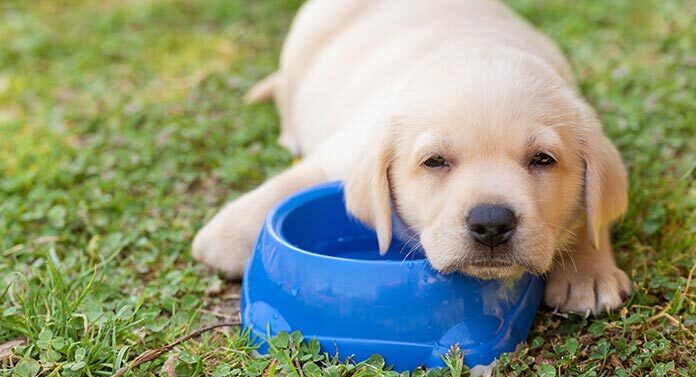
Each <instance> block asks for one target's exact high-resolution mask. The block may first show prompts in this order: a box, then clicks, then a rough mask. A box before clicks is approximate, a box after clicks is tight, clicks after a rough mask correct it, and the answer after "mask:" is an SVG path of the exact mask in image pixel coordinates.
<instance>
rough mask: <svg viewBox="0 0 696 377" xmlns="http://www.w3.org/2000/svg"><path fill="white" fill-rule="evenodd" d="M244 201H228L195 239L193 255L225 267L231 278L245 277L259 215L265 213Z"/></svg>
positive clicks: (215, 266) (256, 231)
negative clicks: (246, 204) (255, 212)
mask: <svg viewBox="0 0 696 377" xmlns="http://www.w3.org/2000/svg"><path fill="white" fill-rule="evenodd" d="M240 204H241V205H240ZM243 204H244V203H238V202H233V203H230V204H228V205H227V206H226V207H224V208H223V209H222V210H221V211H220V212H219V213H218V214H217V215H215V217H214V218H213V219H212V220H211V221H210V222H209V223H208V224H206V225H205V226H204V227H203V228H202V229H201V230H200V231H198V234H196V237H195V238H194V239H193V247H192V249H193V257H194V258H195V259H196V260H198V261H201V262H203V263H205V264H207V265H209V266H211V267H213V268H216V269H219V270H222V271H223V272H225V275H226V276H227V277H228V278H230V279H239V278H241V277H242V275H243V273H244V267H245V265H246V262H247V259H248V258H249V255H250V254H251V251H252V248H253V247H254V243H255V241H256V237H257V236H258V232H259V230H260V226H261V225H260V221H257V218H261V219H263V216H264V215H263V214H260V215H255V214H254V213H253V212H254V211H255V209H253V208H246V207H247V206H244V205H243ZM250 211H251V213H250Z"/></svg>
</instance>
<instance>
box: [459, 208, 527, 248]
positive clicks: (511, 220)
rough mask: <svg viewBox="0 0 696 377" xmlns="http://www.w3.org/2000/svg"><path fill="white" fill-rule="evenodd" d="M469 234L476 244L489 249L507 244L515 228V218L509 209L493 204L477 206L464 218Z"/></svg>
mask: <svg viewBox="0 0 696 377" xmlns="http://www.w3.org/2000/svg"><path fill="white" fill-rule="evenodd" d="M466 225H467V226H468V228H469V234H470V235H471V237H472V238H473V239H475V240H476V241H477V242H479V243H481V244H483V245H486V246H489V247H491V248H493V247H495V246H498V245H501V244H504V243H505V242H507V241H508V240H509V239H510V237H512V233H514V232H515V227H516V226H517V218H516V217H515V214H514V213H513V212H512V210H510V209H509V208H507V207H505V206H502V205H495V204H479V205H477V206H476V207H474V208H472V209H471V211H469V215H468V216H467V218H466Z"/></svg>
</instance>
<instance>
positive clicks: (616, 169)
mask: <svg viewBox="0 0 696 377" xmlns="http://www.w3.org/2000/svg"><path fill="white" fill-rule="evenodd" d="M584 107H585V108H584V111H583V112H584V114H585V119H584V122H583V123H584V128H583V133H584V135H583V140H582V146H583V153H584V159H585V200H586V212H587V227H588V229H587V233H588V235H589V237H590V242H591V243H592V245H593V246H594V247H595V249H599V247H600V243H601V231H602V229H603V228H604V227H606V226H608V225H610V224H611V222H612V221H614V220H616V219H617V218H618V217H619V216H621V215H622V214H623V213H624V211H625V210H626V207H627V206H628V194H627V189H628V183H627V178H626V170H625V169H624V166H623V163H622V162H621V157H620V156H619V152H618V151H617V150H616V148H615V147H614V145H613V144H612V143H611V141H610V140H609V139H608V138H607V137H606V136H605V135H604V133H603V132H602V127H601V125H600V123H599V121H598V120H597V116H596V114H595V113H594V111H593V110H592V109H591V108H590V107H589V106H587V105H585V106H584Z"/></svg>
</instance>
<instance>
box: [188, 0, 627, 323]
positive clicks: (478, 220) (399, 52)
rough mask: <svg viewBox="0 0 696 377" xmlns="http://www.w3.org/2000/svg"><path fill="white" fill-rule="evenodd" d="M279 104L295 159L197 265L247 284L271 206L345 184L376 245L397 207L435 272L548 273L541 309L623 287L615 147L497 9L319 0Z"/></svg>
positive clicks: (518, 26)
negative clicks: (616, 250) (615, 247)
mask: <svg viewBox="0 0 696 377" xmlns="http://www.w3.org/2000/svg"><path fill="white" fill-rule="evenodd" d="M270 97H273V98H274V99H275V102H276V103H277V106H278V109H279V111H280V114H281V118H282V126H281V129H282V132H281V135H280V142H281V143H282V144H283V145H284V146H286V147H287V148H288V149H290V150H291V151H292V152H293V153H295V154H297V155H302V156H304V160H303V162H301V163H300V164H298V165H295V166H293V167H291V168H289V169H288V170H286V171H285V172H283V173H281V174H280V175H278V176H276V177H273V178H271V179H270V180H268V181H267V182H266V183H264V184H263V185H261V186H260V187H258V188H257V189H255V190H253V191H251V192H249V193H247V194H245V195H243V196H241V197H240V198H238V199H237V200H235V201H234V202H232V203H230V204H228V205H227V206H226V207H224V208H223V209H222V210H221V211H220V213H218V214H217V215H216V216H215V217H214V218H213V219H212V220H211V221H210V223H208V224H207V225H206V226H205V227H204V228H203V229H202V230H200V232H199V233H198V235H197V236H196V238H195V240H194V242H193V255H194V257H195V258H196V259H198V260H201V261H203V262H205V263H207V264H209V265H211V266H213V267H216V268H219V269H221V270H224V271H225V272H226V273H227V274H228V275H229V276H231V277H241V275H242V272H243V267H244V264H245V261H246V259H247V257H248V256H249V253H250V251H251V250H252V247H253V244H254V241H255V239H256V236H257V233H258V232H259V230H260V227H261V224H262V221H263V219H264V217H265V216H266V214H267V212H268V211H269V210H270V208H272V206H273V205H274V204H275V203H277V202H278V201H279V200H281V199H282V198H284V197H285V196H287V195H288V194H290V193H292V192H294V191H297V190H299V189H301V188H304V187H306V186H309V185H312V184H316V183H320V182H324V181H328V180H336V179H343V180H345V182H346V186H345V189H346V193H345V199H346V203H347V208H348V211H349V212H350V213H352V214H353V215H354V216H355V217H357V218H358V219H360V220H361V221H363V222H364V223H366V224H368V225H370V226H372V227H373V228H374V229H375V230H376V232H377V235H378V238H379V247H380V250H382V251H386V249H387V248H388V247H389V244H390V241H391V237H392V225H393V224H392V217H391V214H392V212H393V213H394V214H395V215H396V216H397V217H398V219H399V220H400V221H401V222H403V223H404V224H406V226H407V227H408V229H409V230H411V231H412V232H414V233H415V234H416V235H418V236H419V240H420V242H421V244H422V246H423V248H424V250H425V254H426V256H427V258H428V259H429V261H430V262H431V264H432V265H433V267H434V268H436V269H437V270H439V271H442V272H445V273H446V272H455V271H459V272H462V273H465V274H468V275H471V276H475V277H479V278H482V279H496V278H506V277H510V276H513V275H515V274H519V273H520V272H522V271H529V272H531V273H533V274H547V275H548V284H547V288H546V297H545V299H546V303H547V304H548V305H550V306H551V307H556V308H558V309H560V310H565V311H575V312H581V313H588V314H589V313H598V312H600V311H603V310H607V309H611V308H615V307H617V306H619V305H620V304H621V303H622V301H623V299H624V297H625V296H626V295H627V294H628V292H629V291H630V282H629V280H628V277H627V276H626V274H625V273H624V272H623V271H621V270H620V269H618V268H617V267H616V264H615V262H614V258H613V256H612V251H611V244H610V240H609V227H610V224H611V222H612V221H613V220H615V219H616V218H618V217H619V216H620V215H621V214H622V212H623V211H624V210H625V208H626V205H627V195H626V174H625V171H624V168H623V165H622V163H621V159H620V157H619V154H618V152H617V150H616V149H615V148H614V146H613V145H612V144H611V142H610V141H609V140H608V139H607V138H606V136H604V134H603V133H602V128H601V125H600V123H599V122H598V121H597V118H596V116H595V114H594V112H593V111H592V109H591V108H590V107H589V106H588V105H587V104H586V103H585V101H584V100H583V99H582V98H581V97H580V95H579V94H578V93H577V89H576V86H575V83H574V80H573V77H572V76H571V69H570V68H569V66H568V63H567V62H566V60H565V59H564V57H563V55H562V54H561V53H560V51H559V50H558V48H557V47H556V46H555V45H554V44H553V43H552V42H551V41H550V40H549V39H547V38H546V37H545V36H543V35H542V34H540V33H539V32H538V31H537V30H535V29H534V28H533V27H532V26H531V25H530V24H528V23H527V22H525V21H524V20H523V19H521V18H520V17H518V16H517V15H515V14H514V13H513V12H512V11H511V10H510V9H508V8H507V7H505V6H504V5H502V4H500V3H498V2H496V1H492V0H379V1H375V0H313V1H309V2H308V3H306V4H305V5H304V6H303V7H302V9H301V10H300V12H299V13H298V15H297V17H296V19H295V20H294V23H293V26H292V29H291V30H290V33H289V35H288V37H287V40H286V42H285V46H284V48H283V52H282V55H281V59H280V69H279V70H278V72H276V73H274V74H272V75H270V76H269V77H268V78H266V79H265V80H263V81H262V82H260V83H259V84H257V85H256V86H255V87H254V88H252V90H251V91H250V92H249V94H248V100H251V101H257V100H262V99H266V98H270Z"/></svg>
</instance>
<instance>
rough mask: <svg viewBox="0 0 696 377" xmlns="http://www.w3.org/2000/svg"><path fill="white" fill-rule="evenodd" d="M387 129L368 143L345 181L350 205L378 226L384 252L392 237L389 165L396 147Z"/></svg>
mask: <svg viewBox="0 0 696 377" xmlns="http://www.w3.org/2000/svg"><path fill="white" fill-rule="evenodd" d="M385 131H386V132H385V134H384V135H382V136H381V137H377V138H375V139H373V140H371V141H369V142H368V143H367V144H366V146H365V147H364V149H363V151H362V155H361V156H359V157H358V159H357V163H356V164H355V166H353V169H352V171H351V172H350V173H349V175H348V177H347V179H346V182H345V202H346V209H347V210H348V212H349V213H350V214H351V215H353V216H355V217H356V218H357V219H358V220H360V221H361V222H362V223H364V224H366V225H368V226H370V227H372V228H373V229H374V230H375V233H377V240H378V241H379V252H380V254H382V255H384V254H385V253H386V252H387V249H389V245H390V244H391V239H392V221H391V211H392V208H391V207H392V206H391V193H390V191H391V190H390V186H389V167H390V165H391V162H392V159H393V154H394V151H393V147H392V143H391V142H390V140H391V139H392V138H391V137H389V134H388V133H389V131H388V130H385Z"/></svg>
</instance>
